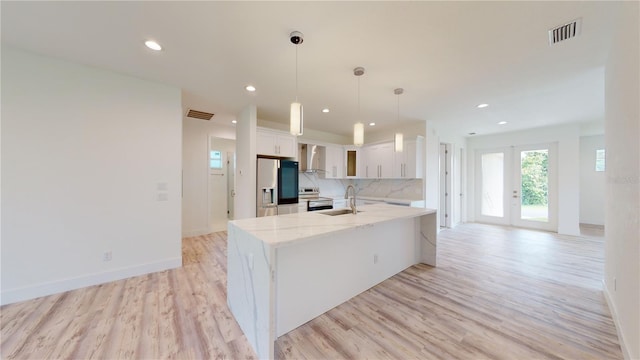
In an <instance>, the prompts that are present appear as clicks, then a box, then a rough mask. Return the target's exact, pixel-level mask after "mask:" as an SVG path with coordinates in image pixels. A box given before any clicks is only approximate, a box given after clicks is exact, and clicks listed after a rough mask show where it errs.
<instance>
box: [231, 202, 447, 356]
mask: <svg viewBox="0 0 640 360" xmlns="http://www.w3.org/2000/svg"><path fill="white" fill-rule="evenodd" d="M358 211H359V212H358V214H356V215H354V214H345V215H336V216H330V215H327V214H323V213H327V212H331V210H328V211H316V212H307V213H297V214H288V215H280V216H269V217H260V218H251V219H242V220H235V221H231V222H229V226H228V237H227V238H228V240H227V303H228V305H229V308H230V309H231V312H232V313H233V315H234V317H235V318H236V320H237V321H238V324H239V325H240V328H241V329H242V331H243V332H244V334H245V336H246V337H247V340H248V341H249V343H250V344H251V345H252V346H253V349H254V350H255V352H256V354H257V355H258V357H259V358H261V359H273V356H274V343H275V340H276V339H277V337H279V336H281V335H283V334H285V333H287V332H289V331H291V330H293V329H295V328H296V327H298V326H300V325H302V324H304V323H305V322H307V321H309V320H311V319H313V318H315V317H316V316H318V315H321V314H323V313H324V312H326V311H328V310H330V309H332V308H334V307H335V306H338V305H340V304H341V303H343V302H345V301H347V300H349V299H350V298H352V297H353V296H356V295H358V294H359V293H361V292H363V291H365V290H367V289H369V288H371V287H373V286H375V285H376V284H378V283H380V282H382V281H384V280H385V279H387V278H389V277H391V276H393V275H395V274H397V273H399V272H401V271H403V270H404V269H406V268H408V267H410V266H412V265H414V264H417V263H424V264H428V265H432V266H435V265H436V247H437V238H436V234H437V229H436V211H435V210H431V209H423V208H412V207H406V206H397V205H388V204H376V205H365V206H359V207H358Z"/></svg>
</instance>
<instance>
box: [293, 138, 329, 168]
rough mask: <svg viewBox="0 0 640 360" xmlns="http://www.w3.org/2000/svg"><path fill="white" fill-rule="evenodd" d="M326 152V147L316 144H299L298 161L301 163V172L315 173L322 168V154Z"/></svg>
mask: <svg viewBox="0 0 640 360" xmlns="http://www.w3.org/2000/svg"><path fill="white" fill-rule="evenodd" d="M322 151H324V146H320V145H314V144H298V161H299V162H300V172H307V173H314V172H317V171H318V170H321V171H322V170H323V169H321V168H320V154H321V152H322Z"/></svg>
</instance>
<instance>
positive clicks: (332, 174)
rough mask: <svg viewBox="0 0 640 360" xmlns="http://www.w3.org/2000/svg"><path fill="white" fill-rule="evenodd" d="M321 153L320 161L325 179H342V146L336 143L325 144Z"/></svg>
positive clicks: (343, 175)
mask: <svg viewBox="0 0 640 360" xmlns="http://www.w3.org/2000/svg"><path fill="white" fill-rule="evenodd" d="M320 154H321V159H320V161H321V163H322V164H323V165H324V170H325V172H324V173H323V174H322V175H324V177H325V179H342V178H344V177H345V174H344V169H345V166H344V160H345V155H344V148H343V147H342V146H337V145H327V146H325V147H324V148H323V151H322V152H321V153H320Z"/></svg>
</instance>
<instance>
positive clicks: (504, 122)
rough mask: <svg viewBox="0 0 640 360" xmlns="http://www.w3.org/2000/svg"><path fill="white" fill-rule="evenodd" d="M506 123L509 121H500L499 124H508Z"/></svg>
mask: <svg viewBox="0 0 640 360" xmlns="http://www.w3.org/2000/svg"><path fill="white" fill-rule="evenodd" d="M506 123H507V122H506V121H500V122H499V123H498V125H504V124H506Z"/></svg>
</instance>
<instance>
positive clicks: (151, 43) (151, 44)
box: [144, 40, 162, 51]
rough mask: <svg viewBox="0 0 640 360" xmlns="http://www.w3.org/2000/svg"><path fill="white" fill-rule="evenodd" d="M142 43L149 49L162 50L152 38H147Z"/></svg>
mask: <svg viewBox="0 0 640 360" xmlns="http://www.w3.org/2000/svg"><path fill="white" fill-rule="evenodd" d="M144 44H145V45H146V46H147V47H148V48H149V49H151V50H155V51H160V50H162V46H160V44H158V43H157V42H155V41H153V40H147V41H145V42H144Z"/></svg>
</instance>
